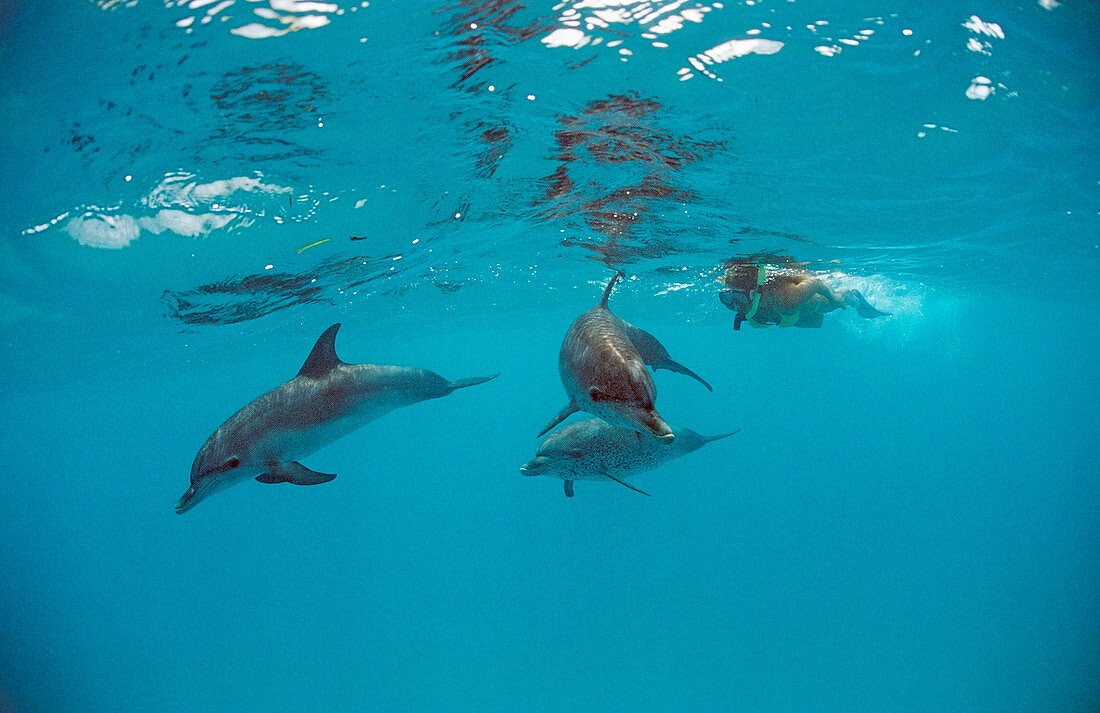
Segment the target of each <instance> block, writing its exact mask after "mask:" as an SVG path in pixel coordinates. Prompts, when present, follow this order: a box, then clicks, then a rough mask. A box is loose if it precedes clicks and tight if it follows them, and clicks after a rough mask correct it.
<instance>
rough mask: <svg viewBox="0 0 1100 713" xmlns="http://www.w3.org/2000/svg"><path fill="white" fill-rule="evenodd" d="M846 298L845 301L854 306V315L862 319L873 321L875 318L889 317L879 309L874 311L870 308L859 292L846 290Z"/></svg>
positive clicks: (888, 313)
mask: <svg viewBox="0 0 1100 713" xmlns="http://www.w3.org/2000/svg"><path fill="white" fill-rule="evenodd" d="M845 297H846V298H847V299H846V300H845V301H846V302H847V303H848V304H850V305H853V306H855V308H856V314H858V315H859V316H860V317H863V318H864V319H874V318H875V317H889V316H890V312H883V311H882V310H880V309H875V308H874V307H872V306H871V303H870V302H868V301H867V298H865V297H864V296H863V295H862V294H861V293H860V291H859V290H848V294H847V295H845Z"/></svg>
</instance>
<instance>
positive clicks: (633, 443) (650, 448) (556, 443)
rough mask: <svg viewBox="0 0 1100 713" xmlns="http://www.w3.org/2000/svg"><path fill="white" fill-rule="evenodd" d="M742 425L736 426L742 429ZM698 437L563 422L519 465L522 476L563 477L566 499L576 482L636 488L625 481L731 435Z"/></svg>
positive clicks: (590, 421)
mask: <svg viewBox="0 0 1100 713" xmlns="http://www.w3.org/2000/svg"><path fill="white" fill-rule="evenodd" d="M740 430H741V429H737V431H740ZM737 431H733V432H731V433H723V434H722V435H720V436H700V435H699V434H698V433H696V432H695V431H692V430H691V429H689V428H679V427H677V428H673V429H672V432H673V434H675V436H676V438H675V440H673V442H672V445H664V444H662V443H661V442H660V441H656V440H654V439H652V438H646V437H645V436H643V435H642V434H640V433H638V432H637V431H634V430H632V429H629V428H620V427H618V426H613V425H611V424H610V423H608V422H607V421H604V420H603V419H599V418H586V419H584V420H583V421H575V422H574V423H571V424H569V425H568V426H565V427H564V428H562V429H561V430H560V431H556V432H555V433H553V434H551V435H550V437H549V438H547V439H546V440H545V441H543V442H542V443H541V444H540V445H539V448H538V451H537V452H536V454H535V457H534V458H533V459H532V460H530V461H528V462H527V463H525V464H524V465H522V466H520V469H519V471H520V472H521V473H523V474H524V475H547V476H550V477H552V478H561V479H562V480H564V481H565V495H566V497H570V498H571V497H573V481H574V480H604V481H611V480H613V481H615V482H617V483H620V484H621V485H625V486H626V487H628V488H630V489H631V490H636V491H637V492H639V493H642V494H643V495H649V493H647V492H645V491H644V490H638V488H635V487H634V486H633V485H630V484H628V483H626V482H625V481H624V478H629V477H630V476H632V475H637V474H638V473H644V472H645V471H647V470H653V469H654V468H656V467H658V466H660V465H662V464H664V463H667V462H669V461H671V460H675V459H677V458H679V457H680V456H682V455H686V454H688V453H691V452H692V451H696V450H699V449H700V448H702V447H703V446H704V445H706V444H707V443H710V442H711V441H717V440H718V439H720V438H726V437H728V436H732V435H733V434H734V433H737Z"/></svg>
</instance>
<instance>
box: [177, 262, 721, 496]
mask: <svg viewBox="0 0 1100 713" xmlns="http://www.w3.org/2000/svg"><path fill="white" fill-rule="evenodd" d="M622 278H623V273H622V272H621V271H620V272H617V273H616V274H615V275H614V277H612V278H611V280H610V281H609V282H608V284H607V287H606V288H605V289H604V292H603V297H602V298H601V300H600V302H599V304H597V305H596V306H595V307H593V308H591V309H589V310H588V311H586V312H584V313H583V314H582V315H581V316H579V317H578V318H577V319H575V320H574V321H573V323H572V324H571V325H570V326H569V329H568V331H567V332H566V334H565V339H564V340H563V342H562V346H561V351H560V353H559V355H558V372H559V374H560V376H561V381H562V385H563V386H564V387H565V392H566V395H567V396H568V397H569V402H568V403H567V404H566V406H565V407H564V408H563V409H562V410H561V411H560V412H558V414H557V415H556V416H555V417H554V418H553V419H552V420H551V421H550V423H548V424H547V425H546V427H545V428H544V429H543V430H542V431H541V432H540V433H539V434H538V435H539V436H540V437H541V436H543V435H545V434H546V433H547V432H548V431H550V430H552V429H553V428H555V427H556V426H558V425H559V424H560V423H561V422H562V421H564V420H565V419H566V418H568V417H569V416H570V415H572V414H574V413H577V412H579V411H586V412H588V413H591V414H593V415H594V416H596V418H588V419H585V420H583V421H577V422H574V423H572V424H569V425H567V426H566V427H564V428H562V429H561V430H559V431H558V432H556V433H555V434H553V435H551V436H550V437H548V438H547V439H546V440H545V441H543V443H542V444H541V445H540V446H539V449H538V453H537V454H536V456H535V458H534V459H533V460H531V461H530V462H528V463H527V464H525V465H524V466H522V467H521V468H520V471H521V472H522V473H523V474H524V475H547V476H551V477H557V478H561V479H562V480H564V481H565V494H566V495H567V496H569V497H572V495H573V481H575V480H603V481H615V482H618V483H621V484H622V485H624V486H626V487H628V488H630V489H631V490H636V491H638V492H640V493H643V494H646V495H648V493H644V491H642V490H639V489H638V488H635V487H634V486H632V485H629V484H628V483H626V482H625V481H624V480H623V479H624V478H627V477H630V476H633V475H635V474H637V473H640V472H644V471H647V470H652V469H653V468H656V467H658V466H659V465H661V464H663V463H666V462H668V461H670V460H673V459H675V458H679V457H680V456H682V455H684V454H686V453H690V452H692V451H694V450H697V449H698V448H701V447H702V446H703V445H704V444H706V443H709V442H710V441H713V440H717V439H719V438H725V437H727V436H729V435H732V434H731V433H727V434H723V435H720V436H714V437H711V438H708V437H704V436H700V435H699V434H698V433H695V432H694V431H691V430H689V429H687V428H673V427H671V426H669V425H668V423H666V422H665V420H664V419H663V418H662V417H661V416H660V414H658V413H657V410H656V408H655V407H654V403H653V402H654V400H655V398H656V395H657V390H656V387H655V386H654V384H653V379H652V378H651V377H650V374H649V372H648V371H647V370H646V368H645V367H646V366H649V367H652V369H653V370H654V371H656V370H658V369H667V370H669V371H674V372H677V373H680V374H684V375H686V376H690V377H691V378H693V379H695V380H696V381H698V382H699V383H701V384H702V385H703V386H705V387H706V388H707V390H708V391H713V389H712V388H711V386H710V384H708V383H707V382H706V381H705V380H704V379H703V378H702V377H700V376H699V375H698V374H696V373H695V372H693V371H692V370H691V369H688V368H687V367H686V366H684V365H683V364H680V363H678V362H676V361H674V360H673V359H672V358H671V357H670V356H669V353H668V351H667V350H666V349H665V348H664V346H662V345H661V343H660V342H659V341H658V340H657V338H656V337H654V336H653V335H652V334H650V333H649V332H646V331H645V330H643V329H640V328H638V327H635V326H634V325H633V324H630V323H629V322H626V321H625V320H622V319H620V318H619V317H617V316H615V315H614V314H612V313H611V310H610V309H609V308H608V305H607V303H608V298H609V297H610V295H611V291H612V289H613V288H614V287H615V285H616V284H617V283H618V282H619V281H620V280H621V279H622ZM339 329H340V325H339V324H334V325H332V326H331V327H329V328H328V329H327V330H325V332H324V333H323V334H322V335H321V336H320V338H319V339H318V340H317V343H316V344H315V345H314V347H313V350H312V351H311V352H310V354H309V357H308V358H307V359H306V361H305V364H303V365H302V368H301V370H300V371H299V372H298V374H297V376H295V377H294V378H293V379H291V380H290V381H288V382H286V383H284V384H282V385H280V386H278V387H276V388H275V389H272V390H271V391H269V392H267V393H266V394H264V395H262V396H260V397H259V398H257V399H255V400H253V401H252V402H251V403H249V404H248V405H246V406H245V407H244V408H242V409H241V410H239V411H238V412H237V413H235V414H234V415H233V416H231V417H230V418H229V419H228V420H227V421H226V422H225V423H223V424H222V425H221V426H219V427H218V429H217V430H215V431H214V433H212V434H211V435H210V437H209V438H207V439H206V442H205V443H204V444H203V446H202V448H200V449H199V452H198V454H197V455H196V456H195V460H194V463H193V464H192V465H191V485H190V487H189V488H188V489H187V491H186V492H185V493H184V494H183V496H182V497H181V498H180V499H179V502H178V503H177V504H176V512H177V513H184V512H187V511H188V510H190V509H191V508H193V507H195V505H196V504H197V503H198V502H200V501H201V500H203V499H204V498H207V497H209V496H210V495H213V494H214V493H217V492H220V491H222V490H224V489H226V488H228V487H230V486H233V485H236V484H237V483H241V482H244V481H245V480H248V479H250V478H252V479H255V480H257V481H259V482H261V483H272V484H273V483H293V484H295V485H316V484H319V483H327V482H328V481H330V480H332V479H333V478H335V477H336V474H335V473H319V472H317V471H313V470H310V469H309V468H307V467H306V466H304V465H302V464H301V463H300V462H298V459H299V458H303V457H305V456H308V455H310V454H311V453H314V452H315V451H317V450H320V449H321V448H323V447H325V446H327V445H329V444H330V443H332V442H333V441H335V440H337V439H339V438H342V437H344V436H346V435H348V434H349V433H351V432H352V431H355V430H357V429H359V428H361V427H362V426H364V425H366V424H367V423H370V422H371V421H373V420H375V419H377V418H379V417H380V416H383V415H385V414H386V413H389V412H390V411H392V410H394V409H397V408H401V407H402V406H409V405H411V404H414V403H417V402H420V401H424V400H427V399H435V398H440V397H443V396H446V395H448V394H450V393H451V392H453V391H455V390H456V389H462V388H466V387H468V386H475V385H477V384H482V383H485V382H486V381H489V380H490V379H494V378H496V377H497V376H498V374H493V375H492V376H483V377H474V378H469V379H460V380H458V381H448V380H447V379H444V378H443V377H442V376H440V375H439V374H436V373H435V372H432V371H427V370H425V369H415V368H411V367H402V366H382V365H376V364H347V363H345V362H343V361H341V360H340V359H339V357H337V356H336V346H335V343H336V332H337V331H338V330H339ZM734 433H736V431H734Z"/></svg>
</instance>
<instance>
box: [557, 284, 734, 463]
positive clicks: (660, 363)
mask: <svg viewBox="0 0 1100 713" xmlns="http://www.w3.org/2000/svg"><path fill="white" fill-rule="evenodd" d="M622 277H623V273H622V272H621V271H620V272H617V273H615V276H614V277H612V278H611V281H610V282H608V283H607V289H605V290H604V293H603V299H601V300H600V303H599V304H598V305H596V306H595V307H593V308H592V309H590V310H588V311H587V312H585V313H584V314H582V315H581V316H580V317H577V319H576V320H574V322H573V324H571V325H570V326H569V331H567V332H566V333H565V340H564V341H563V342H562V345H561V352H560V354H559V355H558V372H559V373H560V374H561V382H562V384H563V385H564V386H565V393H566V394H567V395H568V396H569V403H568V404H566V405H565V408H563V409H562V410H561V411H559V412H558V415H557V416H555V417H554V418H553V419H552V420H551V421H550V423H548V424H547V425H546V428H544V429H542V432H540V433H539V436H542V435H543V434H544V433H546V432H547V431H549V430H550V429H552V428H554V426H557V425H558V424H559V423H561V422H562V421H564V420H565V419H566V418H568V417H569V416H570V415H571V414H573V413H576V412H577V411H587V412H588V413H591V414H593V415H595V416H599V417H600V418H602V419H604V420H605V421H607V422H609V423H611V424H613V425H616V426H622V427H624V428H630V429H633V430H635V431H638V432H640V433H644V434H647V435H649V436H652V437H653V438H656V439H658V440H660V441H663V442H665V443H670V442H672V440H673V439H674V438H675V434H674V433H673V432H672V429H671V428H669V426H668V424H667V423H665V421H664V419H663V418H661V416H660V415H659V414H658V413H657V411H656V409H654V407H653V400H654V399H655V398H656V396H657V389H656V387H655V386H654V385H653V379H652V378H651V377H650V375H649V372H648V371H646V368H645V367H646V365H647V364H648V365H649V366H651V367H653V369H654V371H656V370H657V369H668V370H669V371H675V372H678V373H680V374H686V375H687V376H690V377H692V378H693V379H695V380H696V381H698V382H699V383H701V384H702V385H703V386H705V387H707V390H708V391H713V389H711V387H710V384H708V383H707V382H706V381H703V379H702V378H701V377H700V376H699V375H698V374H696V373H695V372H693V371H692V370H691V369H688V368H687V367H686V366H684V365H683V364H679V363H677V362H675V361H673V360H672V358H671V357H670V356H669V355H668V351H667V350H666V349H665V348H664V347H663V346H661V343H660V342H658V341H657V338H656V337H654V336H653V335H652V334H650V333H649V332H646V331H645V330H643V329H639V328H638V327H635V326H634V325H633V324H630V323H629V322H626V321H624V320H622V319H619V318H618V317H616V316H615V315H613V314H611V310H610V309H608V307H607V298H608V297H609V296H610V295H611V288H613V287H614V286H615V284H616V283H617V282H618V281H619V280H621V279H622Z"/></svg>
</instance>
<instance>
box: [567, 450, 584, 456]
mask: <svg viewBox="0 0 1100 713" xmlns="http://www.w3.org/2000/svg"><path fill="white" fill-rule="evenodd" d="M567 453H568V455H569V457H570V458H580V457H581V456H583V455H584V451H582V450H581V449H580V448H571V449H569V451H567Z"/></svg>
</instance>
